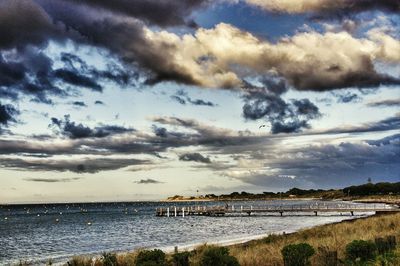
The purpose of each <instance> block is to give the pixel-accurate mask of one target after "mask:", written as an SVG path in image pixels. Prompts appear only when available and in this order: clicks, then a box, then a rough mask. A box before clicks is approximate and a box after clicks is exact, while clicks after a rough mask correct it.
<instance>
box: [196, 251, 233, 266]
mask: <svg viewBox="0 0 400 266" xmlns="http://www.w3.org/2000/svg"><path fill="white" fill-rule="evenodd" d="M200 265H201V266H210V265H212V266H239V262H238V261H237V259H236V258H235V257H233V256H230V255H229V250H228V249H227V248H226V247H207V248H206V249H205V250H204V252H203V255H202V257H201V261H200Z"/></svg>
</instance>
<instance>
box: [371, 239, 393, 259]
mask: <svg viewBox="0 0 400 266" xmlns="http://www.w3.org/2000/svg"><path fill="white" fill-rule="evenodd" d="M375 245H376V250H377V251H378V254H380V255H383V254H385V253H388V252H390V251H392V250H394V249H396V237H395V236H388V237H386V238H381V237H378V238H375Z"/></svg>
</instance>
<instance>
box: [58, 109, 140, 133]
mask: <svg viewBox="0 0 400 266" xmlns="http://www.w3.org/2000/svg"><path fill="white" fill-rule="evenodd" d="M51 122H52V126H55V127H56V128H57V129H58V130H60V133H61V135H63V136H67V137H69V138H71V139H82V138H104V137H108V136H111V135H116V134H124V133H128V132H133V131H134V129H132V128H125V127H121V126H113V125H102V126H98V127H95V128H90V127H87V126H84V125H83V124H78V123H75V122H73V121H71V120H70V116H69V115H66V116H64V119H62V120H61V119H57V118H54V117H53V118H51Z"/></svg>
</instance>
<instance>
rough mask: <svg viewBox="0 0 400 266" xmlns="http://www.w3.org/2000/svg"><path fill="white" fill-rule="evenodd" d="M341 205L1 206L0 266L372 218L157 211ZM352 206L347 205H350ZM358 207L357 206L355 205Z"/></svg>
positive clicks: (249, 236) (232, 240)
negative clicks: (167, 210)
mask: <svg viewBox="0 0 400 266" xmlns="http://www.w3.org/2000/svg"><path fill="white" fill-rule="evenodd" d="M268 204H270V205H277V204H278V205H284V204H290V205H297V204H308V205H313V204H319V205H320V206H321V205H324V204H325V205H327V204H338V202H329V201H315V200H291V201H284V200H282V201H243V202H242V201H231V202H119V203H71V204H30V205H0V265H15V264H18V263H19V262H20V261H27V262H30V263H31V264H32V265H44V264H46V262H48V261H49V260H51V261H52V262H53V263H62V262H66V261H68V259H70V258H71V257H73V256H75V255H99V254H101V253H102V252H127V251H132V250H135V249H138V248H151V249H152V248H160V249H162V250H165V251H171V250H173V249H174V247H175V246H177V247H178V249H179V250H183V249H189V248H191V247H194V246H196V245H199V244H202V243H218V244H232V243H239V242H244V241H247V240H250V239H254V238H260V237H263V236H266V235H268V234H274V233H275V234H277V233H283V232H285V233H290V232H295V231H298V230H300V229H304V228H309V227H313V226H316V225H322V224H328V223H334V222H339V221H342V220H346V219H354V218H358V217H361V216H366V215H371V213H356V214H355V216H351V215H350V214H339V213H321V214H319V215H318V216H314V214H313V213H308V214H307V213H296V214H292V215H290V216H289V215H285V214H284V215H283V216H282V217H281V216H280V214H279V213H277V214H274V213H272V214H253V215H251V216H248V215H233V216H225V217H209V216H185V217H156V215H155V214H156V208H160V207H173V206H178V207H184V206H195V205H196V206H214V205H218V206H221V205H222V206H225V205H229V206H232V205H234V206H235V207H236V208H240V206H264V205H268ZM346 204H348V203H346ZM354 204H356V203H354Z"/></svg>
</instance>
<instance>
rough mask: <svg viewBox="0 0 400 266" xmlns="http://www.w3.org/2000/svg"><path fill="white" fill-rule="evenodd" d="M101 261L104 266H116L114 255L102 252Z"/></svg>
mask: <svg viewBox="0 0 400 266" xmlns="http://www.w3.org/2000/svg"><path fill="white" fill-rule="evenodd" d="M101 260H102V262H103V265H104V266H118V261H117V255H116V254H115V253H107V252H104V253H103V254H102V256H101Z"/></svg>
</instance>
